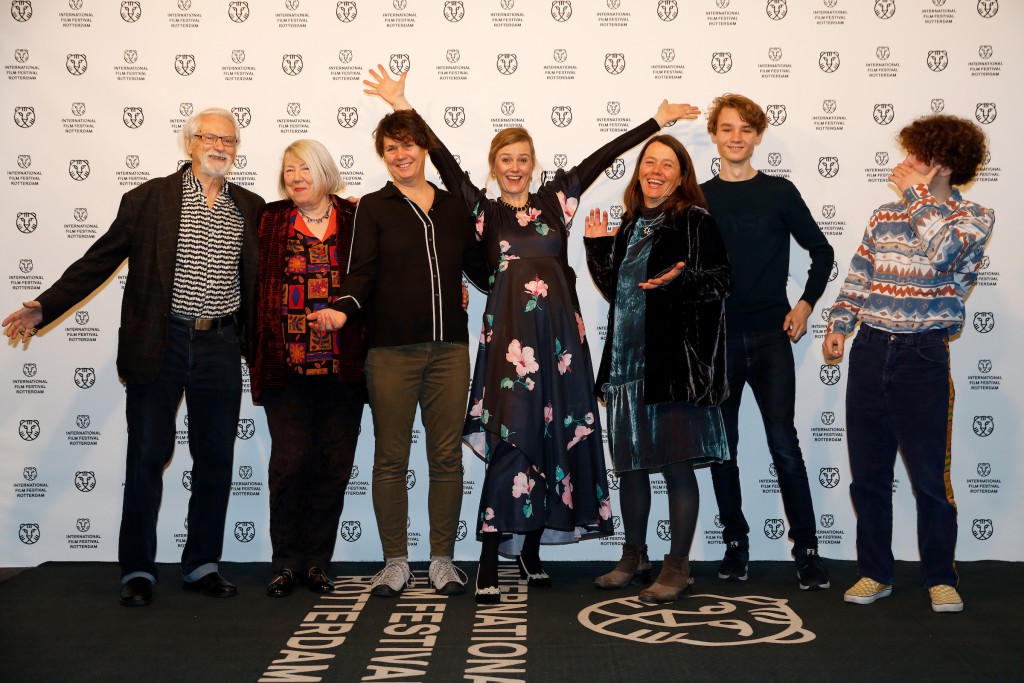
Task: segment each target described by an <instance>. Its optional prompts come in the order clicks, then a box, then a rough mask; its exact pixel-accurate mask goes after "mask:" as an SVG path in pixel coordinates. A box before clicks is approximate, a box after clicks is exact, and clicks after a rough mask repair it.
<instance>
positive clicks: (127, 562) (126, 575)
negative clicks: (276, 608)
mask: <svg viewBox="0 0 1024 683" xmlns="http://www.w3.org/2000/svg"><path fill="white" fill-rule="evenodd" d="M138 343H145V340H139V342H138ZM182 394H184V396H185V404H186V406H187V407H188V447H189V452H190V453H191V455H192V495H191V496H190V497H189V502H188V537H187V539H186V541H185V548H184V550H183V551H182V555H181V569H182V573H183V574H184V576H185V579H186V580H196V579H199V578H202V577H203V576H204V575H206V574H209V573H210V572H214V571H217V562H218V561H219V560H220V554H221V550H222V548H223V545H224V518H225V516H226V514H227V508H228V498H229V496H230V493H231V463H232V456H233V451H234V446H235V432H236V430H237V429H238V411H239V408H240V406H241V402H242V365H241V355H240V353H239V345H238V333H237V331H236V329H235V325H234V324H230V325H226V326H224V327H221V328H220V329H216V330H208V331H203V332H200V331H197V330H194V329H190V328H188V327H184V326H180V325H177V324H173V323H172V324H171V326H170V330H169V332H168V336H167V352H166V354H165V356H164V360H163V365H161V367H160V373H159V375H158V376H157V379H156V381H155V382H153V383H152V384H129V385H128V387H127V396H126V413H127V418H128V465H127V470H126V472H125V480H124V505H123V508H122V511H121V537H120V542H119V545H118V560H119V562H120V563H121V580H122V581H127V580H128V579H130V578H133V577H135V576H146V577H148V578H149V579H150V580H152V581H156V578H157V567H156V522H157V514H158V513H159V510H160V499H161V497H162V496H163V474H164V469H165V468H166V467H167V463H169V462H170V460H171V457H172V456H173V454H174V424H175V422H174V421H175V416H176V415H177V413H178V405H179V404H180V403H181V397H182Z"/></svg>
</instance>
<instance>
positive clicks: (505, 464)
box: [364, 66, 699, 602]
mask: <svg viewBox="0 0 1024 683" xmlns="http://www.w3.org/2000/svg"><path fill="white" fill-rule="evenodd" d="M407 74H408V72H406V73H403V74H402V75H401V77H400V78H399V79H398V80H395V79H392V78H390V77H389V76H388V75H387V72H386V71H385V69H384V67H383V66H378V70H377V71H374V70H371V71H370V75H371V78H372V79H373V80H367V81H364V83H365V84H366V85H367V87H368V89H367V90H366V92H367V93H369V94H374V95H379V96H380V97H382V98H383V99H384V100H385V101H387V102H388V103H389V104H391V105H392V106H393V107H394V108H395V109H408V108H411V105H410V104H409V102H408V100H406V99H405V94H404V93H405V78H406V76H407ZM698 113H699V111H698V110H697V108H696V107H691V106H690V105H685V104H669V103H668V102H667V101H665V102H662V103H661V105H660V106H659V107H658V110H657V112H656V114H655V116H654V118H652V119H650V120H648V121H647V122H645V123H644V124H642V125H640V126H639V127H637V128H635V129H633V130H631V131H629V132H628V133H625V134H623V135H621V136H619V137H618V138H616V139H615V140H613V141H611V142H610V143H608V144H606V145H605V146H603V147H601V148H600V149H599V150H597V151H596V152H594V153H593V154H591V155H590V156H589V157H587V158H586V159H585V160H583V161H582V162H581V163H580V164H579V165H578V166H576V167H575V168H573V169H571V170H569V171H565V170H561V169H560V170H558V171H557V172H556V173H555V176H554V178H552V179H551V180H548V181H547V182H546V183H544V184H542V185H541V186H540V187H539V188H538V190H537V192H535V193H531V192H530V182H531V180H532V175H533V172H534V166H535V158H536V155H535V153H534V149H533V140H532V139H531V138H530V135H529V133H528V132H527V131H526V130H525V129H523V128H507V129H505V130H503V131H501V132H499V133H498V134H497V135H496V136H495V138H494V140H493V141H492V142H491V146H490V151H489V154H488V162H489V166H490V171H491V177H493V178H495V179H496V181H497V183H498V187H499V188H500V190H501V196H500V197H499V198H498V199H491V198H488V197H487V196H486V194H485V190H483V189H480V188H477V187H476V186H475V185H474V184H473V183H472V182H470V180H469V177H468V175H467V174H466V173H464V172H463V171H462V169H461V168H460V167H459V165H458V162H457V161H456V160H455V158H454V157H453V156H452V154H451V153H450V152H449V151H448V150H447V149H446V148H445V147H444V146H443V145H442V147H441V149H440V150H437V151H435V152H432V153H431V160H432V161H433V163H434V165H435V166H436V167H437V169H438V171H439V173H440V174H441V179H442V180H443V181H444V184H445V186H446V187H447V188H448V190H449V191H450V192H452V193H454V194H455V195H457V196H460V197H462V199H463V200H464V201H465V202H466V206H467V209H468V210H469V211H471V213H472V216H473V218H474V220H475V221H476V226H477V235H478V237H479V239H480V240H481V241H483V242H484V245H485V253H486V258H487V259H488V263H489V265H490V267H491V268H493V270H494V272H493V275H492V277H491V291H490V294H489V295H488V298H487V304H486V308H485V312H484V318H483V327H482V330H481V333H480V347H479V350H478V351H477V355H476V368H475V370H474V374H473V384H472V388H471V390H470V400H469V410H468V414H467V417H466V425H465V430H464V438H465V441H466V442H467V443H468V444H469V445H470V446H471V447H472V448H473V450H474V451H475V452H476V453H477V455H479V456H480V457H481V458H482V459H483V460H484V461H485V462H486V463H487V471H486V474H485V476H484V483H483V492H482V496H481V501H480V515H479V518H478V521H477V536H478V537H479V538H480V540H481V541H482V544H483V548H482V551H481V557H480V569H479V572H478V574H477V582H476V599H477V601H478V602H497V601H498V600H499V597H500V593H499V590H498V576H497V564H498V554H499V546H501V552H502V554H506V555H514V556H515V557H516V560H517V563H518V566H519V571H520V576H521V577H522V578H524V579H528V580H529V583H530V585H533V586H547V585H550V583H551V579H550V577H548V575H547V574H546V573H545V572H544V570H543V568H542V566H541V562H540V555H539V548H540V544H541V543H568V542H572V541H575V540H579V539H580V538H586V537H588V536H596V535H607V534H610V533H611V532H612V526H611V501H610V496H609V491H608V487H607V479H606V469H605V456H604V446H603V444H602V443H601V434H600V424H599V422H598V413H597V401H596V399H595V397H594V394H593V376H594V370H593V366H592V364H591V360H590V349H589V346H588V344H587V337H586V332H585V329H584V325H583V318H582V317H581V316H580V305H579V299H578V297H577V295H576V274H575V272H574V271H573V270H572V268H571V267H570V266H569V262H568V258H567V246H568V237H569V225H570V224H571V221H572V217H573V215H574V214H575V212H576V209H577V207H578V205H579V198H580V195H581V194H582V193H583V191H584V190H586V188H587V187H589V186H590V185H591V184H592V183H593V182H594V181H595V180H597V178H598V176H599V175H600V174H601V173H602V172H603V171H604V169H605V168H607V167H608V166H609V165H610V164H611V163H612V161H613V160H614V159H615V158H616V157H617V156H618V155H619V154H622V153H623V152H625V151H627V150H628V149H630V148H631V147H634V146H636V145H637V144H639V143H641V142H643V141H644V140H645V139H647V138H648V137H650V136H651V135H654V134H655V133H657V132H658V130H659V129H660V128H661V127H662V126H664V125H666V124H667V123H669V122H671V121H674V120H676V119H684V118H685V119H693V118H696V117H697V114H698ZM509 535H511V538H509ZM502 541H506V542H505V543H504V545H502Z"/></svg>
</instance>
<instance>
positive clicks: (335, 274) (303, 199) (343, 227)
mask: <svg viewBox="0 0 1024 683" xmlns="http://www.w3.org/2000/svg"><path fill="white" fill-rule="evenodd" d="M343 187H344V183H343V182H342V180H341V173H340V171H339V170H338V166H337V164H335V162H334V160H333V159H332V158H331V155H330V153H329V152H328V151H327V149H326V148H325V147H324V146H323V145H322V144H320V143H319V142H317V141H315V140H297V141H296V142H293V143H292V144H291V145H289V146H288V148H287V149H285V151H284V156H283V158H282V160H281V176H280V180H279V188H280V190H281V194H283V195H285V196H286V197H287V199H284V200H281V201H277V202H273V203H271V204H267V206H266V208H265V209H264V210H263V214H262V215H261V216H260V263H259V275H258V278H259V279H258V283H259V284H258V290H257V294H258V300H257V306H256V325H255V330H254V333H253V343H252V352H251V354H250V358H249V364H250V366H251V373H250V375H251V382H252V398H253V402H255V403H257V404H259V403H262V405H263V407H264V409H265V410H266V413H267V426H268V428H269V429H270V438H271V451H270V468H269V469H270V471H269V477H268V479H269V481H268V485H269V489H270V541H271V545H272V547H273V561H272V568H273V570H274V576H273V579H272V580H271V582H270V584H269V585H268V586H267V595H269V596H271V597H284V596H286V595H289V594H290V593H291V592H292V589H293V588H294V587H295V584H296V582H300V581H301V582H304V583H306V585H307V586H308V587H309V589H310V590H312V591H314V592H318V593H324V592H329V591H331V590H333V589H334V584H333V583H332V582H331V580H330V578H329V577H330V574H329V573H328V567H329V564H330V561H331V555H332V554H333V553H334V541H335V538H336V537H337V533H338V520H339V519H340V518H341V511H342V506H343V505H344V495H345V487H346V486H347V485H348V480H349V475H350V473H351V471H352V461H353V459H354V457H355V450H356V439H357V438H358V436H359V424H360V420H361V418H362V413H363V404H364V403H365V396H366V383H365V379H364V376H363V359H364V357H365V355H366V334H365V329H364V327H363V325H362V323H361V322H359V321H356V324H349V325H346V326H345V327H344V328H343V329H342V330H339V331H337V332H325V331H323V330H318V329H316V328H314V327H312V326H310V325H308V324H307V322H306V316H307V314H309V313H310V312H312V311H317V310H321V309H324V308H326V307H327V306H328V305H329V304H330V303H332V302H333V301H334V300H335V299H337V295H338V292H339V290H340V288H341V283H342V282H343V280H344V278H345V273H346V271H347V270H348V268H347V266H348V257H349V245H350V243H351V241H352V223H353V218H354V216H355V205H354V204H352V203H351V202H349V201H347V200H345V199H342V198H341V197H338V196H337V195H336V194H335V193H336V192H339V191H340V190H341V189H342V188H343Z"/></svg>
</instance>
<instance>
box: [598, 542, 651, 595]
mask: <svg viewBox="0 0 1024 683" xmlns="http://www.w3.org/2000/svg"><path fill="white" fill-rule="evenodd" d="M634 581H636V582H638V583H642V584H645V585H646V584H648V583H650V582H651V560H650V559H649V558H648V557H647V546H646V545H645V544H636V545H634V544H631V543H623V544H622V559H621V560H619V563H618V564H617V565H615V569H612V570H611V571H610V572H608V573H607V574H603V575H601V576H599V577H597V578H596V579H594V585H595V586H597V587H598V588H624V587H625V586H628V585H629V584H631V583H633V582H634Z"/></svg>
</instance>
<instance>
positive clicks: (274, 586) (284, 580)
mask: <svg viewBox="0 0 1024 683" xmlns="http://www.w3.org/2000/svg"><path fill="white" fill-rule="evenodd" d="M295 581H296V578H295V574H293V573H292V570H291V569H282V570H281V571H279V572H277V573H276V574H274V578H273V580H271V582H270V583H268V584H267V595H269V596H270V597H272V598H285V597H288V596H289V595H291V594H292V589H293V588H295Z"/></svg>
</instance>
